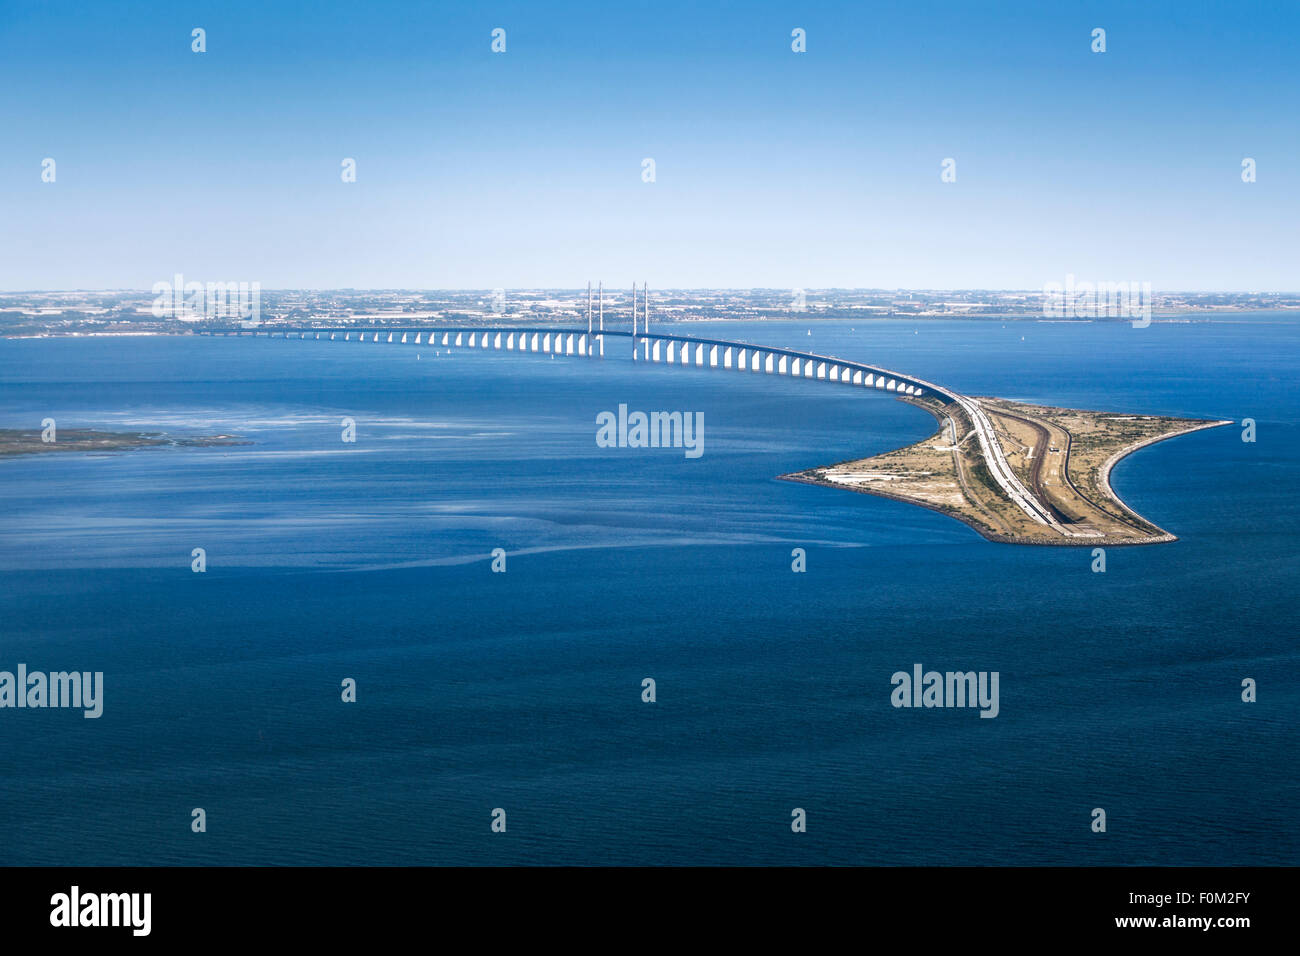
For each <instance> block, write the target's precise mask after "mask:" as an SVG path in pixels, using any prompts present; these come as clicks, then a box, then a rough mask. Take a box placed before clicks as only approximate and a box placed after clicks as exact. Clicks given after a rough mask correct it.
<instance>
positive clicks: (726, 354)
mask: <svg viewBox="0 0 1300 956" xmlns="http://www.w3.org/2000/svg"><path fill="white" fill-rule="evenodd" d="M722 367H723V368H731V346H727V348H726V349H725V350H724V351H723V353H722Z"/></svg>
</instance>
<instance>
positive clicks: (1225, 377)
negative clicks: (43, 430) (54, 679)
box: [0, 313, 1300, 865]
mask: <svg viewBox="0 0 1300 956" xmlns="http://www.w3.org/2000/svg"><path fill="white" fill-rule="evenodd" d="M675 330H676V331H681V332H684V333H686V334H694V335H701V336H710V337H717V338H727V339H744V340H748V341H753V342H763V343H766V344H771V345H785V346H790V347H794V348H803V349H808V350H810V351H816V352H820V353H832V354H836V355H840V356H843V357H845V358H851V359H857V360H862V361H866V362H872V363H875V364H878V365H883V366H885V367H889V368H895V369H898V370H900V371H905V372H909V373H912V374H915V375H918V376H921V377H924V378H926V379H929V380H931V381H934V382H939V383H942V384H944V385H947V386H950V387H952V388H954V389H958V390H960V391H962V392H964V393H966V394H970V395H998V396H1002V397H1007V398H1013V399H1019V400H1025V401H1035V402H1043V403H1048V404H1055V405H1063V406H1073V407H1081V408H1093V409H1101V410H1109V411H1119V412H1132V413H1159V414H1166V415H1180V416H1188V417H1195V418H1213V419H1231V420H1233V421H1234V422H1237V423H1240V422H1241V421H1242V420H1243V419H1247V418H1250V419H1254V421H1255V422H1256V436H1257V440H1256V441H1255V442H1253V443H1251V442H1244V441H1242V426H1241V425H1240V424H1235V425H1232V426H1226V427H1222V428H1217V429H1212V430H1208V431H1203V432H1198V433H1195V434H1191V435H1187V436H1184V437H1181V438H1178V439H1175V440H1172V441H1169V442H1165V443H1162V444H1159V445H1155V446H1152V447H1150V448H1147V449H1144V450H1142V451H1140V452H1138V453H1136V454H1135V455H1133V456H1131V457H1129V458H1127V459H1125V460H1124V461H1122V462H1121V463H1120V464H1119V465H1118V467H1117V468H1116V470H1115V472H1114V475H1113V484H1114V487H1115V488H1116V490H1117V491H1118V492H1119V494H1120V495H1121V496H1123V497H1124V499H1125V500H1126V501H1127V502H1128V503H1129V504H1130V505H1131V506H1132V507H1134V508H1135V509H1136V510H1137V511H1138V512H1139V513H1141V514H1142V515H1144V516H1146V517H1148V518H1149V519H1151V520H1152V521H1154V522H1155V523H1157V524H1158V525H1160V526H1161V527H1163V528H1165V529H1167V530H1169V531H1171V532H1173V533H1174V534H1176V535H1178V537H1179V540H1178V541H1176V542H1174V543H1171V544H1164V545H1157V546H1150V547H1140V548H1112V549H1110V550H1109V552H1108V554H1107V565H1106V571H1105V573H1094V572H1093V571H1092V570H1091V568H1092V564H1093V559H1092V555H1091V552H1090V549H1087V548H1079V549H1075V548H1031V547H1017V546H1013V545H1005V544H995V543H990V542H988V541H985V540H984V539H983V538H981V537H980V536H979V535H978V534H976V533H975V532H974V531H973V530H971V529H970V528H968V527H966V526H965V525H963V524H961V523H959V522H957V521H954V520H952V519H950V518H947V517H945V516H943V515H940V514H937V513H933V512H930V511H926V510H923V509H921V508H917V507H912V506H909V505H906V504H903V503H900V502H895V501H890V500H885V499H881V498H875V497H872V496H869V495H860V494H854V493H852V492H848V491H839V490H834V489H828V488H823V487H817V486H811V485H801V484H793V483H789V482H782V481H778V480H776V476H777V475H780V474H783V473H787V472H791V471H795V470H799V469H803V468H808V467H812V466H814V465H819V464H828V463H831V462H836V461H840V460H843V459H846V458H855V457H861V456H866V455H871V454H876V453H879V452H883V451H886V450H889V449H891V448H895V447H898V446H901V445H905V444H909V443H911V442H914V441H917V440H920V439H922V438H924V437H925V436H927V435H929V434H930V433H932V432H933V431H934V429H935V423H934V420H933V419H932V418H931V417H930V416H929V415H927V414H926V413H925V412H923V411H921V410H919V409H917V408H915V407H912V406H909V405H906V404H903V403H900V402H898V401H895V400H894V399H892V398H890V397H887V396H886V395H884V394H882V393H879V392H868V391H867V390H866V389H861V388H858V389H854V388H851V387H848V386H842V385H838V386H837V385H831V384H829V383H826V382H818V381H805V380H790V379H781V378H777V377H774V376H766V375H756V374H747V373H740V372H735V371H723V370H721V369H718V370H711V369H695V368H682V367H666V366H663V365H649V364H646V363H633V362H631V361H630V360H629V357H628V356H627V355H626V354H624V353H625V352H627V351H629V350H630V346H629V345H628V344H627V341H626V340H617V341H613V340H612V341H611V344H610V346H609V347H608V349H607V355H606V357H605V359H604V360H588V359H582V358H576V357H574V358H552V357H550V356H548V355H519V354H516V353H487V354H484V353H469V352H467V351H463V350H462V351H459V352H448V351H447V350H446V349H436V348H429V347H428V346H413V345H407V346H400V345H387V344H376V343H365V344H358V343H356V342H349V343H343V342H333V343H329V342H316V341H294V340H289V341H284V340H269V339H249V338H243V339H220V338H218V339H212V338H205V337H175V338H81V339H29V340H3V341H0V427H8V428H17V427H21V428H38V427H39V426H40V422H41V420H42V419H44V418H53V419H55V420H56V422H57V425H58V427H59V428H60V429H72V428H103V429H112V430H147V431H165V432H167V433H168V434H171V435H174V436H205V435H215V434H223V433H225V434H235V435H238V436H240V438H241V439H242V440H244V441H246V442H248V444H244V445H237V446H228V447H178V448H161V449H141V450H136V451H130V452H125V453H116V454H66V455H64V454H51V455H43V456H31V457H26V458H16V459H9V460H0V516H2V520H3V533H2V534H0V670H11V671H12V670H14V669H15V667H16V666H17V665H18V664H19V663H25V664H26V665H27V666H28V668H29V669H30V670H43V671H55V670H88V671H102V672H103V673H104V682H105V685H104V686H105V690H104V712H103V716H102V717H100V718H99V719H97V720H88V719H84V718H83V717H82V715H81V713H80V711H74V710H55V709H46V710H32V709H24V710H16V709H4V710H0V864H69V865H116V864H219V865H228V864H491V865H501V864H742V865H744V864H968V865H969V864H1031V865H1038V864H1044V865H1047V864H1064V865H1069V864H1081V865H1089V864H1188V865H1200V864H1210V865H1216V864H1222V865H1234V864H1295V863H1300V812H1298V811H1300V782H1298V780H1297V767H1298V766H1300V735H1297V733H1296V722H1297V718H1300V650H1298V649H1297V639H1298V635H1300V611H1297V607H1296V600H1297V583H1298V582H1300V568H1298V566H1297V558H1296V554H1297V541H1300V509H1298V508H1297V492H1298V491H1300V487H1298V483H1297V473H1298V472H1300V426H1297V421H1300V390H1298V389H1296V387H1295V379H1296V372H1297V364H1298V363H1297V356H1298V355H1300V348H1298V347H1300V321H1297V319H1296V318H1294V317H1291V316H1286V315H1282V314H1267V313H1264V314H1256V315H1251V316H1220V317H1213V318H1210V319H1208V320H1206V319H1201V320H1198V321H1195V322H1160V321H1157V322H1155V323H1153V324H1152V325H1151V326H1150V327H1149V328H1145V329H1136V328H1133V327H1131V326H1130V325H1129V324H1127V323H1113V324H1109V323H1078V324H1072V323H1044V322H1034V321H1020V322H1006V323H1002V322H1000V321H996V320H994V321H924V322H916V323H913V322H910V321H899V320H893V321H875V322H867V321H864V322H861V323H857V324H853V323H840V322H836V323H820V322H819V323H813V324H810V323H808V322H801V323H785V322H771V323H749V324H746V323H739V322H719V323H701V324H689V325H682V326H678V327H676V328H675ZM620 404H626V405H627V406H628V407H629V408H630V409H633V410H645V411H652V410H667V411H671V410H680V411H689V412H701V413H703V420H704V452H703V454H702V455H701V456H700V457H699V458H696V459H692V458H688V457H687V456H686V455H685V454H683V450H682V449H628V448H602V447H599V446H598V445H597V443H596V441H595V435H596V416H597V415H598V414H599V413H600V412H602V411H613V410H617V408H618V406H619V405H620ZM345 418H350V419H352V420H353V421H354V422H355V429H356V441H355V442H350V443H349V442H344V441H342V431H343V428H342V425H343V420H344V419H345ZM195 548H203V549H204V550H205V552H206V558H207V570H206V571H205V572H204V573H202V574H198V573H194V572H192V571H191V560H192V558H191V554H192V551H193V549H195ZM495 548H501V549H504V551H505V552H506V555H507V558H506V570H505V573H494V572H493V570H492V559H491V557H490V555H491V552H492V551H493V549H495ZM795 548H802V549H804V550H805V552H806V556H807V571H806V572H805V573H794V572H792V570H791V564H792V557H791V553H792V550H793V549H795ZM916 663H921V664H922V665H924V667H925V668H926V669H931V668H932V669H936V670H941V671H946V670H975V671H997V672H999V674H1000V713H999V714H998V716H997V717H996V718H995V719H980V718H979V716H978V711H976V710H974V709H960V708H953V709H896V708H894V707H893V706H891V704H890V692H891V690H892V685H891V682H890V678H891V675H892V674H893V673H894V672H896V671H899V670H903V671H910V670H911V668H912V666H913V665H914V664H916ZM346 678H351V679H353V680H355V681H356V687H357V700H356V702H355V703H344V702H343V701H342V699H341V689H340V688H341V683H342V681H344V679H346ZM645 678H652V679H653V680H654V681H655V689H656V700H655V702H653V703H646V702H643V700H642V681H643V680H644V679H645ZM1245 678H1252V679H1254V680H1255V681H1256V682H1257V685H1258V701H1257V702H1255V703H1245V702H1243V701H1242V699H1241V685H1242V681H1243V679H1245ZM195 808H202V809H203V810H204V811H205V813H206V832H202V833H195V832H193V831H192V829H191V819H192V816H191V815H192V811H193V810H194V809H195ZM496 808H502V809H504V810H505V811H506V820H507V826H506V832H504V833H495V832H493V830H492V827H491V823H492V812H493V810H494V809H496ZM795 808H802V809H803V810H804V811H805V812H806V815H807V832H805V833H795V832H792V829H791V819H792V816H791V814H792V810H793V809H795ZM1094 808H1103V809H1104V810H1105V811H1106V814H1107V830H1106V832H1105V833H1094V832H1093V831H1092V829H1091V826H1090V824H1091V822H1092V811H1093V809H1094Z"/></svg>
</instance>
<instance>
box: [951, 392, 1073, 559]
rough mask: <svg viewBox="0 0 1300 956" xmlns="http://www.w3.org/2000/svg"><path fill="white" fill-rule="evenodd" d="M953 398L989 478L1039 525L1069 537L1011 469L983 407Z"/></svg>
mask: <svg viewBox="0 0 1300 956" xmlns="http://www.w3.org/2000/svg"><path fill="white" fill-rule="evenodd" d="M949 394H952V393H951V392H950V393H949ZM953 397H954V398H955V399H957V404H958V405H960V406H961V407H962V410H963V411H964V412H965V413H966V417H967V418H969V419H970V421H971V424H972V425H973V426H975V434H976V436H977V437H978V438H979V442H980V450H981V451H982V452H983V453H984V460H985V461H986V462H988V465H989V473H990V474H992V475H993V480H994V481H996V482H997V483H998V486H999V487H1000V488H1001V489H1002V491H1003V492H1004V493H1005V494H1006V496H1007V497H1008V498H1010V499H1011V500H1012V501H1014V502H1015V503H1016V505H1017V506H1018V507H1019V508H1020V510H1021V511H1023V512H1024V513H1025V514H1027V515H1029V517H1031V518H1033V519H1034V520H1035V521H1037V522H1038V523H1039V524H1042V525H1047V526H1048V527H1049V528H1051V529H1052V530H1053V531H1055V532H1056V533H1057V534H1060V535H1064V536H1066V537H1073V536H1074V535H1073V534H1072V533H1071V532H1070V531H1067V530H1066V529H1065V527H1064V526H1063V525H1062V524H1061V523H1060V522H1059V521H1057V520H1056V516H1055V515H1054V514H1052V511H1051V509H1050V508H1048V507H1047V506H1046V505H1044V504H1042V503H1041V502H1039V501H1038V499H1037V498H1035V497H1034V495H1033V493H1032V492H1030V490H1029V489H1028V488H1026V487H1025V486H1024V483H1023V482H1022V481H1021V480H1020V479H1019V478H1017V477H1016V475H1015V473H1014V472H1013V471H1012V470H1011V465H1010V463H1009V462H1008V461H1007V456H1006V455H1005V454H1004V453H1003V451H1002V443H1001V442H999V441H998V437H997V435H996V434H995V433H994V431H993V423H992V422H991V421H989V417H988V415H986V414H985V413H984V409H983V408H981V407H980V404H979V402H977V401H975V400H974V399H971V398H967V397H966V396H965V395H953Z"/></svg>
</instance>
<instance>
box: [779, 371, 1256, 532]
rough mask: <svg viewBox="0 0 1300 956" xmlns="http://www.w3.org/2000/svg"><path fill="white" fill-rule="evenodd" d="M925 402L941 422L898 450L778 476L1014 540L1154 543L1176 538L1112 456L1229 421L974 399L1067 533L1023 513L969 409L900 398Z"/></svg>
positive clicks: (1014, 467) (1027, 482) (1028, 482)
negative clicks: (1137, 497)
mask: <svg viewBox="0 0 1300 956" xmlns="http://www.w3.org/2000/svg"><path fill="white" fill-rule="evenodd" d="M900 401H910V402H911V403H912V404H914V405H919V406H920V407H922V408H924V409H926V411H928V412H930V413H931V414H932V415H934V416H935V418H937V419H938V420H939V430H938V431H937V432H935V433H934V434H933V435H931V436H930V437H929V438H927V439H926V440H925V441H922V442H918V443H917V444H915V445H909V446H908V447H906V448H899V449H897V450H896V451H891V452H886V453H885V454H883V455H875V456H874V457H871V458H862V459H858V460H855V461H845V462H840V463H838V464H835V465H828V466H825V467H820V468H811V469H808V470H807V471H801V472H796V473H794V474H789V475H782V476H781V478H782V479H784V480H786V481H801V482H808V483H812V484H818V485H826V486H828V487H833V488H846V489H849V490H852V491H858V492H863V493H865V494H872V495H879V496H881V497H884V498H896V499H898V500H900V501H907V502H910V503H912V504H917V505H921V506H922V507H925V508H930V509H932V510H934V511H939V512H942V513H943V514H946V515H949V516H951V517H953V518H956V519H957V520H958V521H963V522H965V523H966V524H968V525H970V526H971V527H973V528H974V529H975V530H977V531H978V532H979V533H980V534H982V535H983V536H984V537H986V538H988V539H989V540H991V541H1002V542H1008V543H1013V544H1044V545H1073V546H1076V547H1078V546H1089V547H1095V546H1100V545H1105V546H1113V545H1132V544H1156V543H1158V542H1162V541H1174V540H1176V538H1175V536H1174V535H1172V534H1170V533H1169V532H1168V531H1165V530H1164V529H1163V528H1159V527H1157V526H1156V525H1154V524H1152V523H1151V522H1150V521H1148V520H1146V519H1145V518H1143V517H1142V516H1141V515H1139V514H1138V513H1137V512H1135V511H1133V509H1131V508H1129V507H1128V506H1127V505H1126V504H1124V502H1123V501H1121V500H1120V499H1119V496H1118V495H1116V494H1115V492H1114V490H1113V489H1112V488H1111V486H1110V480H1109V478H1110V471H1111V469H1112V468H1114V466H1115V463H1116V462H1118V461H1119V460H1120V459H1122V458H1124V457H1125V456H1126V455H1129V454H1132V453H1133V452H1134V451H1137V450H1138V449H1139V448H1143V447H1145V446H1147V445H1151V444H1154V443H1156V442H1159V441H1164V440H1165V439H1168V438H1173V437H1175V436H1177V435H1184V434H1187V433H1188V432H1193V431H1199V430H1200V429H1203V428H1216V427H1218V426H1220V425H1230V424H1232V423H1231V422H1228V421H1210V420H1202V419H1186V418H1170V417H1168V416H1161V415H1120V414H1113V413H1110V412H1089V411H1080V410H1077V409H1070V408H1053V407H1050V406H1047V405H1029V404H1024V403H1021V402H1011V401H1007V400H1006V399H999V398H978V399H973V401H976V402H978V403H979V405H980V406H981V407H982V408H983V410H984V412H985V413H986V414H987V415H988V417H989V418H990V420H991V421H992V422H993V425H994V429H995V430H996V434H997V440H998V443H999V444H1000V445H1001V446H1002V450H1003V453H1004V454H1005V455H1006V457H1007V461H1008V462H1009V463H1010V465H1011V468H1012V470H1013V471H1014V472H1015V475H1016V477H1017V478H1019V479H1020V481H1021V482H1023V484H1024V485H1025V487H1026V488H1028V489H1029V490H1030V491H1031V492H1032V493H1033V496H1034V497H1035V498H1036V499H1037V500H1038V501H1039V502H1040V503H1042V504H1044V505H1046V506H1047V507H1048V508H1049V509H1050V510H1051V512H1052V514H1053V515H1054V517H1055V518H1056V520H1057V521H1058V523H1059V524H1060V526H1061V527H1062V528H1063V529H1064V533H1062V532H1060V531H1057V530H1055V529H1053V528H1051V527H1049V526H1048V525H1045V524H1041V523H1039V522H1037V521H1035V520H1033V519H1032V518H1030V517H1029V515H1027V514H1026V513H1025V512H1024V511H1023V510H1022V509H1021V508H1019V507H1017V505H1016V504H1015V503H1014V502H1013V501H1011V500H1010V499H1009V498H1008V497H1007V496H1006V494H1005V493H1003V492H1002V490H1001V489H1000V488H999V487H998V485H997V483H996V482H994V481H993V479H992V476H991V475H990V474H989V472H988V468H987V466H986V464H985V463H984V459H983V456H982V454H981V452H980V447H979V442H978V440H977V438H976V436H975V432H974V429H973V428H972V426H971V423H970V420H969V419H968V418H967V416H966V413H965V412H964V411H963V410H962V409H961V407H960V406H958V405H956V404H946V403H945V402H944V401H943V399H941V398H938V397H936V396H928V397H923V398H921V399H900Z"/></svg>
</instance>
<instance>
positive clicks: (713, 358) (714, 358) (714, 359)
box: [709, 345, 718, 368]
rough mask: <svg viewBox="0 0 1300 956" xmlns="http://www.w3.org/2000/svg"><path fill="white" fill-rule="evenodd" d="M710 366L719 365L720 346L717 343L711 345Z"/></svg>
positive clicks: (715, 366)
mask: <svg viewBox="0 0 1300 956" xmlns="http://www.w3.org/2000/svg"><path fill="white" fill-rule="evenodd" d="M709 367H710V368H717V367H718V347H717V346H716V345H711V346H709Z"/></svg>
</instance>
